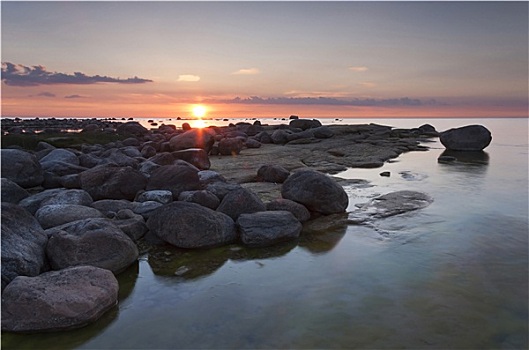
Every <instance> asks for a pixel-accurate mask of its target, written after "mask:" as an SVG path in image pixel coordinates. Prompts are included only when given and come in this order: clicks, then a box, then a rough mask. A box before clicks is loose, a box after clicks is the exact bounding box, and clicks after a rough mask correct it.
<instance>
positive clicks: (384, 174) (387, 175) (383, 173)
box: [380, 171, 391, 177]
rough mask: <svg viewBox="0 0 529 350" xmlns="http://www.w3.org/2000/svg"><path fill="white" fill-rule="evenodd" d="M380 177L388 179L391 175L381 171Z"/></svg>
mask: <svg viewBox="0 0 529 350" xmlns="http://www.w3.org/2000/svg"><path fill="white" fill-rule="evenodd" d="M380 176H385V177H390V176H391V173H390V172H389V171H383V172H381V173H380Z"/></svg>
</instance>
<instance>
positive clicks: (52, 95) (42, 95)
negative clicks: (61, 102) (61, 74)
mask: <svg viewBox="0 0 529 350" xmlns="http://www.w3.org/2000/svg"><path fill="white" fill-rule="evenodd" d="M28 96H29V97H55V94H53V93H51V92H48V91H44V92H41V93H38V94H36V95H28Z"/></svg>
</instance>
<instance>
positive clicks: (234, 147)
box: [219, 137, 244, 156]
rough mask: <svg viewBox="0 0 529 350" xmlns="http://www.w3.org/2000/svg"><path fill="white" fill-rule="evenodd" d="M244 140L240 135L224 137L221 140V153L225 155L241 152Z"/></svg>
mask: <svg viewBox="0 0 529 350" xmlns="http://www.w3.org/2000/svg"><path fill="white" fill-rule="evenodd" d="M243 146H244V140H243V139H242V138H239V137H233V138H224V139H222V140H220V142H219V153H220V154H221V155H223V156H235V155H237V154H239V153H241V150H242V148H243Z"/></svg>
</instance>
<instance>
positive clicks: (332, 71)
mask: <svg viewBox="0 0 529 350" xmlns="http://www.w3.org/2000/svg"><path fill="white" fill-rule="evenodd" d="M1 7H2V63H3V65H2V70H3V71H2V96H3V97H2V114H3V115H8V114H21V115H35V114H39V113H40V114H42V115H50V116H51V115H61V114H64V115H65V116H67V115H72V116H74V115H83V116H88V115H91V116H92V115H93V116H110V115H120V113H122V114H123V115H138V116H140V115H145V116H147V115H157V116H175V115H179V114H185V113H187V112H188V111H189V109H190V108H191V106H192V105H193V104H197V103H201V104H205V105H207V108H208V110H209V112H210V114H211V115H212V116H213V115H230V114H232V115H239V114H241V115H243V114H244V115H252V113H253V114H255V115H277V114H279V115H281V114H287V115H288V114H292V113H293V114H296V113H298V114H299V113H302V114H307V113H312V115H314V116H355V115H358V116H363V115H380V116H407V115H410V116H421V115H424V116H429V115H435V116H457V114H459V115H461V116H479V115H484V114H486V113H493V114H495V115H500V116H501V115H505V116H509V115H517V116H520V115H522V116H523V115H524V113H525V116H527V94H528V88H527V81H528V68H527V65H528V54H527V52H528V3H527V2H6V1H2V3H1ZM8 64H11V65H14V66H9V67H15V68H13V69H11V70H8V68H7V67H8ZM34 67H39V68H34ZM29 72H31V74H29ZM76 72H77V73H78V74H77V75H76V74H75V73H76ZM29 76H31V77H32V78H31V79H32V80H31V81H32V84H28V83H26V84H25V85H24V82H28V81H29V80H28V79H29ZM98 77H99V78H98ZM39 79H40V80H39ZM39 81H40V83H39ZM36 82H37V83H36ZM72 96H75V97H73V98H72ZM65 97H69V98H65ZM237 97H239V99H237ZM406 101H413V103H407V102H406ZM417 101H418V103H416V102H417ZM258 102H261V103H258Z"/></svg>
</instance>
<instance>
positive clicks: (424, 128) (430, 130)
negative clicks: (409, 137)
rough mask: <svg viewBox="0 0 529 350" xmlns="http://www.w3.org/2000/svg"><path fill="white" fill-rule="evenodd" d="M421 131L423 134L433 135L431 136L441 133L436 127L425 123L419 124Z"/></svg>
mask: <svg viewBox="0 0 529 350" xmlns="http://www.w3.org/2000/svg"><path fill="white" fill-rule="evenodd" d="M419 131H420V133H421V134H423V135H431V136H437V135H439V133H438V132H437V130H435V128H434V127H433V126H432V125H430V124H423V125H421V126H419Z"/></svg>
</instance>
